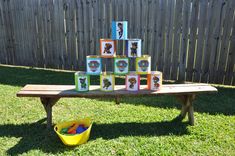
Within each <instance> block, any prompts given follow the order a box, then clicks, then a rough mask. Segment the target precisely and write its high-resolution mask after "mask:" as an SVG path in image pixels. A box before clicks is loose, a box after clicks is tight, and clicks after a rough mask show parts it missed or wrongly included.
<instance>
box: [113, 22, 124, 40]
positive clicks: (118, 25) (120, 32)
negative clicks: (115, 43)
mask: <svg viewBox="0 0 235 156" xmlns="http://www.w3.org/2000/svg"><path fill="white" fill-rule="evenodd" d="M112 39H113V40H127V21H112Z"/></svg>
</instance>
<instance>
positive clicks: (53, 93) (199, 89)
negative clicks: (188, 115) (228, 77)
mask: <svg viewBox="0 0 235 156" xmlns="http://www.w3.org/2000/svg"><path fill="white" fill-rule="evenodd" d="M203 92H217V89H216V88H215V87H212V86H210V85H207V84H175V85H163V86H162V88H161V90H160V91H150V90H147V86H146V85H141V86H140V91H138V92H131V91H127V90H125V85H116V86H115V91H113V92H102V91H100V86H99V85H92V86H90V91H89V92H84V93H83V92H77V91H75V86H73V85H26V86H25V87H24V88H22V89H21V90H20V91H19V92H18V93H17V96H19V97H58V98H59V97H91V98H92V97H104V96H108V97H116V96H143V95H144V96H156V95H165V94H192V93H203Z"/></svg>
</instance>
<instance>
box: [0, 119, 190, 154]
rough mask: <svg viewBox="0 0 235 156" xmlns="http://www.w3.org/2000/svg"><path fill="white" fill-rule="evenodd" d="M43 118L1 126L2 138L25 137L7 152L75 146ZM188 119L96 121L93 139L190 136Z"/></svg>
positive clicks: (53, 150) (52, 149) (0, 133)
mask: <svg viewBox="0 0 235 156" xmlns="http://www.w3.org/2000/svg"><path fill="white" fill-rule="evenodd" d="M45 120H46V119H41V120H39V121H37V122H35V123H29V124H20V125H15V124H4V125H0V129H1V131H0V137H16V138H21V139H20V141H19V142H18V143H17V144H16V145H15V146H13V147H12V148H10V149H9V150H8V151H7V154H9V155H19V154H22V153H25V152H28V151H30V150H32V149H40V150H41V151H43V152H45V153H52V154H56V153H59V152H64V151H68V150H71V149H73V148H74V147H68V146H65V145H63V144H62V142H61V141H60V140H59V137H58V136H57V135H56V133H55V132H54V131H53V130H52V129H50V130H48V129H46V125H45V124H44V123H43V122H44V121H45ZM187 126H188V123H187V122H184V123H182V122H173V121H164V122H151V123H135V122H129V123H111V124H93V126H92V132H91V137H90V140H95V139H97V138H103V139H107V140H109V139H115V138H118V137H121V136H164V135H179V136H181V135H186V134H188V133H189V132H188V131H187Z"/></svg>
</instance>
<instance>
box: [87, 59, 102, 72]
mask: <svg viewBox="0 0 235 156" xmlns="http://www.w3.org/2000/svg"><path fill="white" fill-rule="evenodd" d="M101 67H102V62H101V58H100V56H97V55H89V56H87V57H86V69H87V74H89V75H100V73H101Z"/></svg>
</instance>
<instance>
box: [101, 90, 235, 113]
mask: <svg viewBox="0 0 235 156" xmlns="http://www.w3.org/2000/svg"><path fill="white" fill-rule="evenodd" d="M216 88H217V89H218V93H203V94H198V95H197V96H196V99H195V101H193V105H194V110H195V112H198V113H208V114H210V115H217V114H223V115H227V116H232V115H235V96H234V95H235V88H223V87H216ZM156 97H157V98H156ZM98 100H101V101H114V99H113V98H109V99H107V98H99V99H98ZM120 104H121V105H122V104H130V105H136V106H141V105H144V106H147V107H156V108H165V109H169V108H175V109H179V110H180V109H181V104H180V103H179V102H178V101H177V99H176V98H175V97H174V96H169V95H159V96H158V95H156V96H150V97H148V98H146V97H144V96H140V97H139V96H138V97H125V98H120Z"/></svg>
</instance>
